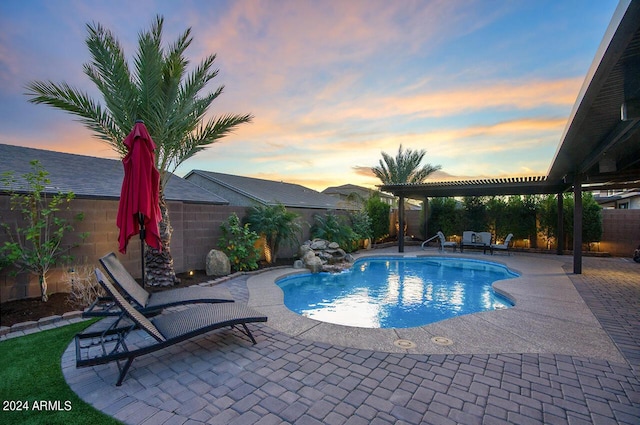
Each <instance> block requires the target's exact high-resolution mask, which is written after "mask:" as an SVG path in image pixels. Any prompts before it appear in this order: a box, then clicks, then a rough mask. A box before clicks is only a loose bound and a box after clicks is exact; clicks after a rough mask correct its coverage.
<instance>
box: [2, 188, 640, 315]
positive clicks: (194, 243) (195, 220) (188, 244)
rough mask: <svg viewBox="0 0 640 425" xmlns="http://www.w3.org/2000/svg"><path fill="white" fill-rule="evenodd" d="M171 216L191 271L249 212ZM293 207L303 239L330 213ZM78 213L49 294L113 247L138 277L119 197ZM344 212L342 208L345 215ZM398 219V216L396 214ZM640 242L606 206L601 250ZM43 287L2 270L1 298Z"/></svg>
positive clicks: (638, 227)
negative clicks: (225, 226)
mask: <svg viewBox="0 0 640 425" xmlns="http://www.w3.org/2000/svg"><path fill="white" fill-rule="evenodd" d="M168 208H169V216H170V219H171V224H172V227H173V236H172V240H171V254H172V256H173V259H174V266H175V270H176V273H182V272H185V271H188V270H202V269H204V268H205V258H206V255H207V253H208V252H209V250H211V249H213V248H217V241H218V238H219V237H220V234H221V232H220V225H221V224H222V223H223V222H226V221H227V219H228V217H229V216H230V215H231V214H232V213H234V212H235V213H236V214H237V215H238V217H240V218H241V219H242V218H243V217H244V216H245V214H246V209H247V208H246V207H240V206H235V207H234V206H222V205H206V204H188V203H182V202H169V203H168ZM291 211H293V212H295V213H297V214H299V215H300V216H301V222H302V230H303V234H302V237H301V242H302V241H304V240H307V239H310V237H311V236H310V234H311V225H312V224H313V222H314V218H313V217H314V215H315V214H326V213H327V211H325V210H317V209H298V208H292V209H291ZM79 212H82V213H84V220H83V221H81V222H78V223H74V228H75V231H74V232H73V233H70V234H68V235H67V236H66V237H65V240H64V242H63V244H66V245H73V244H76V243H78V246H77V247H75V248H73V249H71V251H70V254H71V255H72V256H73V257H74V261H73V262H72V263H71V264H65V265H60V266H59V267H57V268H56V269H54V270H52V271H51V272H50V274H49V275H48V277H49V278H48V283H49V293H55V292H67V291H68V290H69V288H68V282H64V281H63V280H62V275H63V274H64V272H65V271H67V270H68V269H69V268H70V267H78V266H81V265H87V266H90V267H96V266H98V259H99V258H100V257H102V256H103V255H105V254H108V253H109V252H115V253H116V254H117V256H118V258H119V259H120V261H122V263H123V264H124V266H125V267H126V268H127V270H129V272H130V273H131V274H132V275H133V276H134V277H136V278H138V277H140V275H141V271H140V269H141V262H140V241H139V238H138V237H137V236H134V237H133V238H132V239H131V240H130V241H129V245H128V248H127V253H126V254H121V253H119V252H118V228H117V226H116V216H117V213H118V200H117V199H74V200H73V201H72V211H69V212H68V213H66V214H65V216H66V218H68V219H69V220H72V218H73V217H74V216H75V215H76V214H77V213H79ZM343 213H344V212H338V214H343ZM391 217H392V218H391V221H392V222H393V220H394V215H392V216H391ZM19 218H20V217H19V214H17V213H16V212H15V211H12V210H11V209H10V205H9V198H8V197H7V196H0V220H1V222H2V223H7V224H10V225H11V224H12V223H14V222H16V220H18V219H19ZM406 218H407V223H408V230H407V231H408V234H413V235H416V236H418V237H419V236H420V230H419V229H420V228H419V226H420V212H419V211H408V212H407V215H406ZM80 232H88V233H89V236H88V237H87V238H86V239H85V240H84V241H81V240H80V239H78V237H77V235H78V233H80ZM6 240H7V236H6V235H5V234H4V232H0V244H4V242H5V241H6ZM638 244H640V210H603V238H602V241H601V242H600V246H599V247H598V248H597V249H599V250H600V251H606V252H609V253H611V254H612V255H614V256H622V257H631V255H632V253H633V250H634V249H635V248H636V247H637V246H638ZM296 251H297V247H286V246H285V247H282V249H281V251H280V252H279V257H280V258H292V257H294V256H295V255H296ZM39 295H40V288H39V285H38V279H37V277H36V276H34V275H31V274H29V273H24V274H20V275H17V276H12V275H10V274H9V272H8V270H0V303H1V302H5V301H10V300H14V299H21V298H31V297H38V296H39Z"/></svg>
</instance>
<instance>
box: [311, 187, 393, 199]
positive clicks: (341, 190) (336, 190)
mask: <svg viewBox="0 0 640 425" xmlns="http://www.w3.org/2000/svg"><path fill="white" fill-rule="evenodd" d="M354 192H355V193H357V194H361V195H364V196H368V195H370V194H372V193H379V194H380V197H381V198H393V196H391V195H389V194H387V193H382V192H380V191H379V190H376V189H369V188H366V187H362V186H357V185H355V184H343V185H341V186H330V187H328V188H326V189H325V190H323V191H322V193H324V194H326V195H331V194H338V195H350V194H351V193H354Z"/></svg>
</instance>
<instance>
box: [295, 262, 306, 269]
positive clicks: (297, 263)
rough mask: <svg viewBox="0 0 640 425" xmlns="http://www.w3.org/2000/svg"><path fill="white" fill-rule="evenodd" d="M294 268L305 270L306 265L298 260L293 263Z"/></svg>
mask: <svg viewBox="0 0 640 425" xmlns="http://www.w3.org/2000/svg"><path fill="white" fill-rule="evenodd" d="M293 268H294V269H304V263H303V262H302V260H296V261H294V262H293Z"/></svg>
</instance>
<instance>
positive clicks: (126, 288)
mask: <svg viewBox="0 0 640 425" xmlns="http://www.w3.org/2000/svg"><path fill="white" fill-rule="evenodd" d="M100 264H101V265H102V267H103V268H104V270H105V271H106V272H107V275H109V278H111V281H112V282H113V283H114V285H115V286H116V287H117V288H118V289H119V290H120V292H121V293H122V294H123V295H124V296H125V297H126V298H127V299H128V300H129V301H130V302H132V303H133V305H134V307H135V308H136V309H138V310H140V311H141V312H142V313H144V314H147V315H148V314H152V313H156V312H159V311H161V310H162V309H163V308H166V307H171V306H176V305H182V304H194V303H229V302H233V301H234V299H233V297H232V296H231V293H230V292H229V290H228V289H226V288H216V287H203V286H193V287H187V288H176V289H169V290H165V291H159V292H154V293H150V292H148V291H147V290H145V289H144V288H143V287H142V286H140V285H139V284H138V282H136V280H135V279H134V278H133V276H131V274H129V272H128V271H127V269H125V268H124V266H123V265H122V263H121V262H120V260H118V257H116V255H115V254H114V253H113V252H112V253H110V254H107V255H105V256H104V257H102V258H100ZM117 314H118V311H117V309H116V306H115V305H114V303H113V299H111V298H110V297H100V298H98V299H97V300H96V301H94V302H93V304H91V305H90V306H89V308H87V310H85V312H84V313H83V316H84V317H102V316H113V315H117Z"/></svg>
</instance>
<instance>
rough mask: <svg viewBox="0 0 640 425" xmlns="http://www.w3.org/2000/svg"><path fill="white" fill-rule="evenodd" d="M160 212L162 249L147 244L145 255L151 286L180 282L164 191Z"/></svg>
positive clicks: (146, 280)
mask: <svg viewBox="0 0 640 425" xmlns="http://www.w3.org/2000/svg"><path fill="white" fill-rule="evenodd" d="M160 213H161V214H162V220H161V221H160V225H159V230H160V240H161V242H162V250H157V249H155V248H151V247H150V246H146V249H145V255H144V262H145V283H146V284H147V285H149V286H173V285H175V284H177V283H180V279H178V278H177V277H176V272H175V269H174V267H173V257H172V256H171V250H170V249H169V245H170V244H171V234H172V233H173V228H172V227H171V221H170V220H169V211H168V209H167V202H166V200H165V198H164V194H163V193H162V192H161V193H160Z"/></svg>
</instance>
